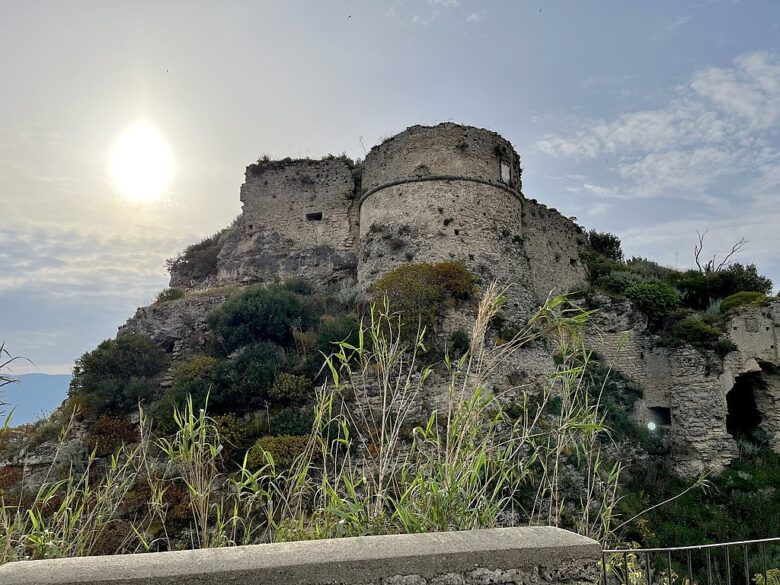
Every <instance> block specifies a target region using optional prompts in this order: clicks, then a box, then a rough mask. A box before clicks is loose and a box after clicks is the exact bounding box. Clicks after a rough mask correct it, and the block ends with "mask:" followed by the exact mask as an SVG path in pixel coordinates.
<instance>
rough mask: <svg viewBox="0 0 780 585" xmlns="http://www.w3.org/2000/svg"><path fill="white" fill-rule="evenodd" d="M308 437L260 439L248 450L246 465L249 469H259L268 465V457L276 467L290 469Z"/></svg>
mask: <svg viewBox="0 0 780 585" xmlns="http://www.w3.org/2000/svg"><path fill="white" fill-rule="evenodd" d="M308 442H309V437H306V436H295V437H292V436H288V435H281V436H279V437H261V438H260V439H258V441H257V442H256V443H255V444H254V445H253V446H252V448H251V449H250V450H249V454H248V456H247V465H248V467H249V468H250V469H260V468H261V467H263V466H264V465H266V464H267V463H269V461H268V458H267V456H266V454H268V455H270V456H271V458H272V459H273V462H274V465H275V466H276V467H290V466H291V465H292V464H293V462H294V461H295V458H296V457H297V456H298V455H300V454H301V453H303V452H304V450H305V449H306V444H307V443H308Z"/></svg>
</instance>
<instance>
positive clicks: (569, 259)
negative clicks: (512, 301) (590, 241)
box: [523, 199, 587, 302]
mask: <svg viewBox="0 0 780 585" xmlns="http://www.w3.org/2000/svg"><path fill="white" fill-rule="evenodd" d="M584 243H585V234H584V232H583V230H582V228H581V227H580V226H578V225H577V224H576V223H574V222H573V221H572V220H571V219H569V218H568V217H564V216H563V215H561V214H560V213H559V212H558V210H556V209H551V208H549V207H546V206H545V205H542V204H541V203H538V202H537V201H535V200H534V199H525V200H524V201H523V246H524V248H525V252H526V254H527V255H528V263H529V266H530V270H531V275H530V276H531V282H532V286H533V291H534V293H535V294H536V296H537V299H538V300H539V301H540V302H541V301H543V300H544V299H546V298H547V296H548V295H549V294H550V293H552V294H563V293H568V292H571V291H573V290H575V289H578V288H581V287H584V286H585V283H586V282H587V272H586V270H585V267H584V266H583V264H582V261H581V260H580V255H579V253H580V249H581V247H582V246H583V245H584Z"/></svg>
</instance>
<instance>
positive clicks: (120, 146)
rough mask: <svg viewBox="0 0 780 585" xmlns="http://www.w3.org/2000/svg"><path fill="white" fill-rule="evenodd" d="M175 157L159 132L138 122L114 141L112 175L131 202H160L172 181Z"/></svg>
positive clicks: (111, 158)
mask: <svg viewBox="0 0 780 585" xmlns="http://www.w3.org/2000/svg"><path fill="white" fill-rule="evenodd" d="M173 172H174V165H173V156H172V155H171V151H170V149H169V148H168V145H167V144H166V143H165V140H164V139H163V137H162V135H161V134H160V132H159V131H158V130H157V129H156V128H155V127H154V126H151V125H150V124H147V123H146V122H138V123H136V124H134V125H133V126H130V127H129V128H128V129H127V130H125V131H124V132H122V134H120V135H119V137H118V138H117V139H116V140H115V141H114V144H113V146H112V147H111V153H110V156H109V173H110V175H111V179H112V180H113V181H114V185H116V188H117V189H118V190H119V191H120V192H121V193H122V195H124V196H125V197H127V198H128V199H129V200H131V201H135V202H139V203H140V202H144V201H151V200H154V199H158V198H159V197H160V195H162V193H163V191H165V189H166V187H168V184H169V183H170V182H171V179H172V178H173Z"/></svg>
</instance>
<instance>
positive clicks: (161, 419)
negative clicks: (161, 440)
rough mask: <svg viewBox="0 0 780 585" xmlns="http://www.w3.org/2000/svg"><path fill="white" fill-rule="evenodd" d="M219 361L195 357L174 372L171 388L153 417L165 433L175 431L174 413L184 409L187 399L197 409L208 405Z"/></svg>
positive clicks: (205, 356)
mask: <svg viewBox="0 0 780 585" xmlns="http://www.w3.org/2000/svg"><path fill="white" fill-rule="evenodd" d="M216 363H217V360H216V359H215V358H213V357H211V356H207V355H195V356H192V357H191V358H189V359H187V360H185V361H183V362H181V363H179V364H178V365H177V366H176V367H175V368H174V370H173V376H172V380H171V387H170V388H169V389H168V391H167V392H166V393H165V394H164V395H163V397H162V398H161V400H160V401H159V402H158V403H157V404H156V405H155V407H154V410H153V417H154V419H155V421H156V422H157V424H159V425H160V427H161V429H162V430H163V431H166V432H169V431H173V430H174V429H175V425H174V422H173V411H174V409H175V408H179V409H182V408H184V406H185V405H186V403H187V398H188V397H191V398H192V403H193V405H194V406H195V407H196V408H203V407H205V405H206V397H207V396H208V394H209V392H210V391H211V390H212V388H213V387H214V377H213V373H214V368H215V366H216Z"/></svg>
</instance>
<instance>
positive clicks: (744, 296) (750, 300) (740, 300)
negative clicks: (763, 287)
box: [720, 291, 766, 313]
mask: <svg viewBox="0 0 780 585" xmlns="http://www.w3.org/2000/svg"><path fill="white" fill-rule="evenodd" d="M764 301H766V295H765V294H764V293H760V292H750V291H742V292H738V293H735V294H733V295H730V296H728V297H726V298H725V299H723V301H722V302H721V303H720V312H721V313H728V312H729V311H730V310H731V309H734V308H736V307H740V306H742V305H757V304H760V303H763V302H764Z"/></svg>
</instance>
